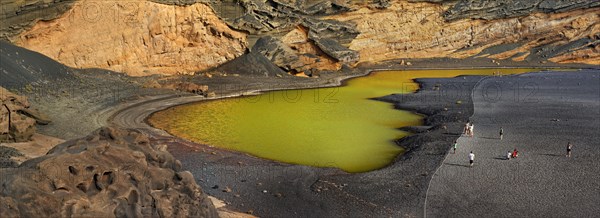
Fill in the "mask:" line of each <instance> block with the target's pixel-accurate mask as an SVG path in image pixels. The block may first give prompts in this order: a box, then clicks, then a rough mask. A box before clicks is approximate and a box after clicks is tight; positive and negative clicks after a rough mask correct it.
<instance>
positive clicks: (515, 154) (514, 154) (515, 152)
mask: <svg viewBox="0 0 600 218" xmlns="http://www.w3.org/2000/svg"><path fill="white" fill-rule="evenodd" d="M517 157H519V151H517V149H516V148H515V150H514V151H513V152H512V158H517Z"/></svg>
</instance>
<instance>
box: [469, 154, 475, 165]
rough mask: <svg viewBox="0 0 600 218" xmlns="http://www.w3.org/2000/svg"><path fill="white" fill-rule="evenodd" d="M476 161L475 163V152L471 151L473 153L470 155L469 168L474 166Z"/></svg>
mask: <svg viewBox="0 0 600 218" xmlns="http://www.w3.org/2000/svg"><path fill="white" fill-rule="evenodd" d="M474 161H475V154H473V151H471V153H469V166H470V167H472V166H473V162H474Z"/></svg>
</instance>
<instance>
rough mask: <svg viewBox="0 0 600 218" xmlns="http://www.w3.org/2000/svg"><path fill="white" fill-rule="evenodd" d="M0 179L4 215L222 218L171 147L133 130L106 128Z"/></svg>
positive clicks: (0, 171)
mask: <svg viewBox="0 0 600 218" xmlns="http://www.w3.org/2000/svg"><path fill="white" fill-rule="evenodd" d="M0 176H1V177H2V181H0V182H1V183H2V187H5V189H3V194H2V197H0V217H19V216H20V217H48V216H61V217H114V216H116V217H216V216H217V215H216V211H215V208H214V206H213V204H212V202H211V201H210V200H209V199H208V197H207V196H206V194H204V192H203V191H202V190H201V189H200V188H199V187H198V185H197V184H196V182H195V180H194V177H193V176H192V174H191V173H190V172H188V171H181V163H180V162H179V161H177V160H175V159H174V157H173V156H172V155H171V154H170V153H169V152H167V151H166V145H162V144H151V143H150V142H149V139H148V137H146V136H145V135H144V134H142V133H140V132H138V131H134V130H120V129H113V128H102V129H99V130H97V131H95V132H94V133H92V134H90V135H89V136H87V137H85V138H83V139H79V140H72V141H69V142H66V143H63V144H60V145H57V146H56V147H54V148H53V149H52V150H50V151H49V152H48V154H47V155H45V156H42V157H39V158H35V159H31V160H28V161H25V162H23V163H22V164H21V165H20V166H19V167H18V168H6V169H0Z"/></svg>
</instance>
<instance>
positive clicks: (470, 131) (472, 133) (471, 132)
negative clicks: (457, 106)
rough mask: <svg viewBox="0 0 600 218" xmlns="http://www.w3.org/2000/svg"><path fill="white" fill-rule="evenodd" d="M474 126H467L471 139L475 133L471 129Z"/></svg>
mask: <svg viewBox="0 0 600 218" xmlns="http://www.w3.org/2000/svg"><path fill="white" fill-rule="evenodd" d="M474 126H475V125H473V123H471V124H470V125H469V133H470V134H471V138H473V135H474V134H475V133H474V132H473V128H474Z"/></svg>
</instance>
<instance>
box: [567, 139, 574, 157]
mask: <svg viewBox="0 0 600 218" xmlns="http://www.w3.org/2000/svg"><path fill="white" fill-rule="evenodd" d="M572 149H573V144H571V142H569V143H567V157H571V150H572Z"/></svg>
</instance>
